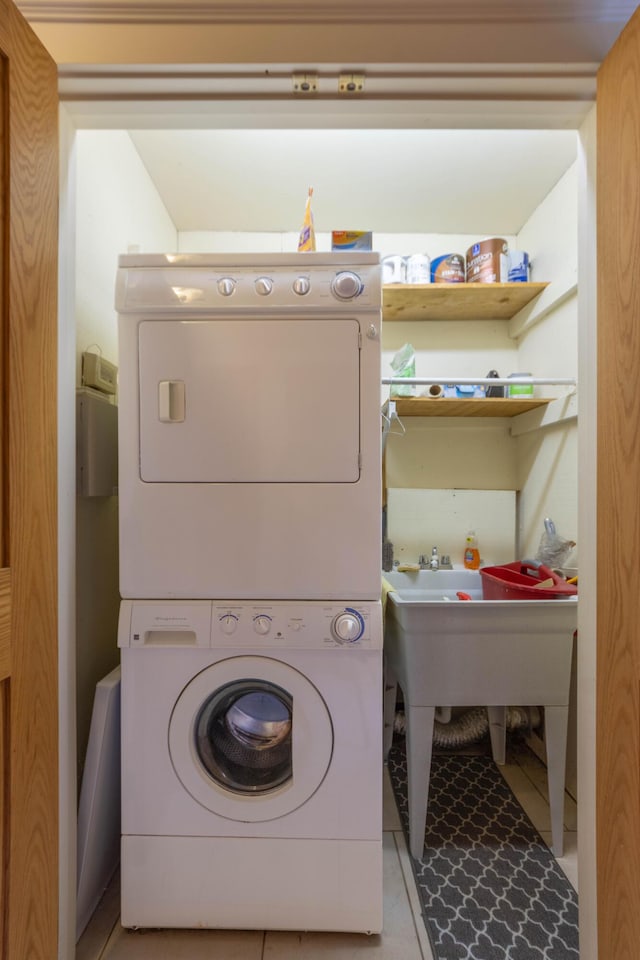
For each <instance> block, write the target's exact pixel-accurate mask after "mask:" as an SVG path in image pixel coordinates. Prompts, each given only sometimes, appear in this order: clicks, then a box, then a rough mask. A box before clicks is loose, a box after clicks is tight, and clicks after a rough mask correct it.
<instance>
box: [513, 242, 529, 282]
mask: <svg viewBox="0 0 640 960" xmlns="http://www.w3.org/2000/svg"><path fill="white" fill-rule="evenodd" d="M529 271H530V264H529V254H528V253H526V252H525V251H524V250H510V251H509V275H508V276H509V283H528V282H529Z"/></svg>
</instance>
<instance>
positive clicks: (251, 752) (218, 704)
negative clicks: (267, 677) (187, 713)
mask: <svg viewBox="0 0 640 960" xmlns="http://www.w3.org/2000/svg"><path fill="white" fill-rule="evenodd" d="M292 723H293V698H292V696H291V694H290V693H288V692H287V691H286V690H284V689H282V687H279V686H277V685H275V684H272V683H266V682H264V681H261V680H238V681H235V682H232V683H228V684H226V685H225V686H224V687H222V688H221V689H219V690H217V691H216V692H215V693H214V694H212V695H211V696H210V697H208V698H207V700H205V702H204V704H203V705H202V708H201V709H200V712H199V714H198V717H197V719H196V723H195V726H194V736H195V747H196V752H197V755H198V758H199V760H200V763H201V764H202V766H203V767H204V769H205V770H206V772H207V773H208V775H209V776H210V777H212V779H213V780H214V781H215V782H216V783H218V784H220V786H222V787H225V789H227V790H231V791H233V792H234V793H240V794H254V793H262V792H266V791H269V790H275V789H277V788H278V787H280V786H281V785H282V784H283V783H286V782H287V780H289V779H290V778H291V776H292V773H293V764H292V756H293V755H292Z"/></svg>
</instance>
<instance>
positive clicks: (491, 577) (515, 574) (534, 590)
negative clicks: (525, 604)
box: [480, 560, 578, 600]
mask: <svg viewBox="0 0 640 960" xmlns="http://www.w3.org/2000/svg"><path fill="white" fill-rule="evenodd" d="M480 576H481V578H482V599H483V600H555V599H557V598H558V597H575V595H576V594H577V592H578V588H577V586H576V585H575V584H573V583H567V582H566V580H563V579H562V577H560V576H558V574H557V573H554V571H553V570H551V569H550V568H549V567H545V565H544V564H542V563H541V564H537V563H533V562H531V561H528V560H518V561H517V562H516V563H505V564H503V566H500V567H481V568H480ZM549 579H551V580H553V585H551V584H549V586H548V587H540V586H538V584H539V583H541V582H542V581H544V580H549Z"/></svg>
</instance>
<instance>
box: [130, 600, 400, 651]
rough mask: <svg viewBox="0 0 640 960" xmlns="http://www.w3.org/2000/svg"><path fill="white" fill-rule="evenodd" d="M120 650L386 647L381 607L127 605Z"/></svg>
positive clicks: (251, 603)
mask: <svg viewBox="0 0 640 960" xmlns="http://www.w3.org/2000/svg"><path fill="white" fill-rule="evenodd" d="M118 646H120V647H163V648H166V647H185V648H188V647H198V648H203V647H205V648H214V649H220V648H230V649H239V648H240V649H241V648H247V649H249V648H251V649H252V650H255V649H256V648H257V649H260V648H263V649H265V650H277V649H279V648H296V649H313V650H321V649H327V648H330V649H336V648H344V649H355V648H366V649H374V650H378V649H381V648H382V607H381V603H380V602H379V601H378V602H374V601H367V602H364V603H351V602H344V603H339V602H337V601H336V602H328V603H323V602H322V601H308V602H306V603H295V602H291V603H290V602H287V601H282V600H280V601H270V602H269V601H265V602H259V601H237V600H228V601H225V600H194V601H178V600H175V601H171V600H168V601H167V600H165V601H156V602H154V601H152V600H123V601H122V603H121V605H120V621H119V625H118Z"/></svg>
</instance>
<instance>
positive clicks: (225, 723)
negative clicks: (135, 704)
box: [169, 655, 333, 823]
mask: <svg viewBox="0 0 640 960" xmlns="http://www.w3.org/2000/svg"><path fill="white" fill-rule="evenodd" d="M169 755H170V757H171V763H172V765H173V769H174V770H175V772H176V775H177V777H178V779H179V780H180V782H181V783H182V785H183V787H184V788H185V790H187V792H188V793H190V794H191V796H192V797H193V799H194V800H196V801H197V802H198V803H200V804H201V805H202V806H203V807H205V808H206V809H207V810H211V812H212V813H215V814H218V815H219V816H222V817H227V818H228V819H230V820H236V821H238V822H243V823H259V822H261V821H267V820H275V819H277V818H278V817H284V816H287V815H288V814H289V813H291V812H292V811H293V810H297V809H298V807H300V806H302V804H304V803H306V802H307V801H308V800H309V799H310V798H311V797H312V796H313V795H314V794H315V792H316V791H317V790H318V789H319V788H320V786H321V784H322V782H323V780H324V778H325V776H326V775H327V771H328V770H329V765H330V763H331V758H332V755H333V724H332V722H331V717H330V715H329V710H328V708H327V704H326V703H325V700H324V698H323V696H322V694H321V693H320V691H319V690H318V689H317V687H316V686H315V684H314V683H313V682H312V681H311V680H310V678H309V677H307V676H305V675H304V674H303V673H301V672H300V671H299V670H296V669H295V668H294V667H292V666H291V665H290V664H288V663H284V662H283V661H281V660H277V659H275V658H273V657H259V656H258V657H256V656H250V655H249V656H238V657H229V658H227V659H224V660H221V661H219V662H218V663H214V664H211V665H210V666H208V667H205V669H204V670H202V671H201V672H200V673H198V674H196V676H195V677H193V678H192V679H191V680H190V681H189V683H188V684H187V685H186V687H185V688H184V689H183V690H182V692H181V693H180V696H179V697H178V699H177V700H176V702H175V704H174V707H173V711H172V713H171V719H170V721H169Z"/></svg>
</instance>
